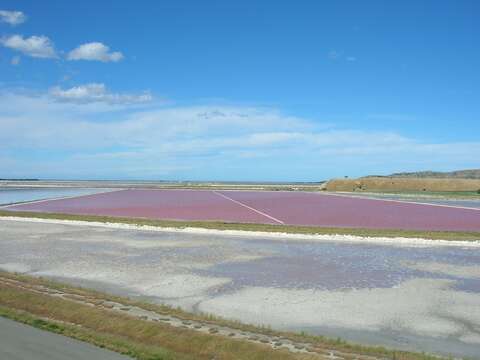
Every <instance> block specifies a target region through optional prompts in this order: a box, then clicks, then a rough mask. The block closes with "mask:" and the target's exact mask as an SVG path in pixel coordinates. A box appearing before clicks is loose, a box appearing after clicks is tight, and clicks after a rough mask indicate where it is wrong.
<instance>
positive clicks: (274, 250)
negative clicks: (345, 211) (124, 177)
mask: <svg viewBox="0 0 480 360" xmlns="http://www.w3.org/2000/svg"><path fill="white" fill-rule="evenodd" d="M397 240H398V241H396V242H395V241H393V240H391V239H375V238H373V239H372V238H371V239H361V238H358V237H339V236H337V237H335V236H303V237H302V236H287V235H282V234H276V235H271V234H261V233H260V234H258V233H257V234H249V233H242V232H221V231H206V230H204V231H197V230H191V229H190V230H184V231H178V230H173V229H170V230H168V229H167V230H165V229H163V230H161V231H159V229H154V228H148V227H145V228H134V227H131V226H130V227H126V226H122V225H115V224H106V225H105V224H102V225H101V224H93V225H92V224H85V223H82V222H61V221H43V220H38V219H37V220H34V221H33V220H26V219H23V220H20V219H15V218H11V219H7V218H3V219H2V220H0V268H1V269H4V270H9V271H17V272H23V273H28V274H31V275H38V276H39V275H42V276H50V277H52V278H56V279H61V280H64V281H69V282H71V283H73V284H79V285H86V286H89V287H93V288H97V289H100V290H107V291H109V292H112V293H117V294H121V295H129V296H132V297H141V298H144V299H145V298H146V299H149V300H150V301H155V302H161V303H168V304H171V305H174V306H181V307H183V308H184V309H186V310H191V311H203V312H209V313H214V314H216V315H221V316H224V317H227V318H232V319H238V320H241V321H243V322H247V323H255V324H258V325H266V324H268V325H271V326H272V327H274V328H277V329H289V330H297V331H301V330H304V331H307V332H311V333H316V334H326V335H330V336H333V337H337V336H339V337H342V338H345V339H348V340H351V341H356V342H362V343H368V344H379V345H386V346H390V347H395V348H402V349H411V350H417V351H428V352H435V353H438V354H443V355H452V356H465V357H471V358H478V354H480V247H479V244H478V243H463V242H454V243H450V244H449V243H448V242H432V241H428V240H423V239H413V240H410V239H397Z"/></svg>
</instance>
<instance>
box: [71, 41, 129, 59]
mask: <svg viewBox="0 0 480 360" xmlns="http://www.w3.org/2000/svg"><path fill="white" fill-rule="evenodd" d="M67 59H68V60H89V61H102V62H117V61H120V60H122V59H123V54H122V53H121V52H118V51H115V52H110V48H109V47H108V46H106V45H104V44H102V43H100V42H91V43H86V44H83V45H80V46H79V47H77V48H75V49H73V50H72V51H70V52H69V53H68V55H67Z"/></svg>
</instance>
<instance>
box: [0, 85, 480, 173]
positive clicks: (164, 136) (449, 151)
mask: <svg viewBox="0 0 480 360" xmlns="http://www.w3.org/2000/svg"><path fill="white" fill-rule="evenodd" d="M97 85H98V84H97ZM79 88H80V87H79ZM74 89H75V88H74ZM102 89H104V87H101V86H99V87H98V89H97V91H98V94H99V95H96V96H97V98H98V97H100V98H102V96H104V95H102V94H104V92H103V90H102ZM61 91H63V92H64V93H67V94H69V95H66V97H67V98H68V101H58V100H59V99H58V97H55V96H54V95H52V94H51V93H50V94H43V95H41V94H37V95H35V96H33V95H27V94H21V93H18V92H17V93H15V92H11V91H10V92H8V91H4V92H3V93H2V92H0V154H2V156H1V157H0V169H2V168H3V169H7V168H8V169H9V171H11V173H12V175H13V174H15V175H18V176H19V177H21V176H46V177H47V176H50V177H59V176H60V177H64V176H67V177H68V176H70V177H77V178H78V177H98V178H100V177H110V178H111V177H119V176H121V177H131V178H142V177H148V178H162V177H170V178H184V179H187V178H190V179H192V178H196V179H202V178H203V179H206V178H207V177H210V179H212V178H217V179H230V180H233V179H237V180H242V179H245V180H253V179H256V180H268V179H273V180H312V181H313V180H321V179H323V178H325V177H331V176H342V175H350V176H354V175H366V174H372V173H380V174H382V173H386V172H387V173H388V172H395V171H398V170H399V169H405V168H408V169H413V170H417V169H418V170H420V169H426V168H437V169H453V168H469V167H475V166H476V164H478V156H477V154H479V153H480V142H432V141H427V140H422V139H414V138H410V137H407V136H404V135H402V134H400V133H398V132H395V131H374V130H368V131H367V130H357V129H341V128H334V127H331V126H325V125H324V123H319V122H318V121H311V120H309V119H305V118H300V117H295V116H288V115H286V114H283V113H281V112H279V111H277V110H275V109H271V108H260V107H243V106H225V105H208V106H176V107H175V106H169V107H166V106H163V107H156V108H152V107H151V106H149V107H141V108H138V107H133V108H131V107H122V105H119V104H118V103H117V102H112V101H107V100H105V101H104V100H98V101H91V102H85V101H83V100H82V101H80V100H78V99H82V98H84V97H88V96H86V95H85V94H89V92H88V91H86V92H84V91H83V90H71V89H66V90H61ZM105 92H106V93H107V94H109V93H108V91H106V90H105ZM89 96H90V95H89ZM71 98H73V99H75V100H71ZM94 98H95V97H94ZM32 151H34V152H35V154H36V156H35V158H33V157H30V156H27V155H24V154H31V153H32ZM42 154H44V155H42ZM52 154H54V155H53V156H52ZM12 164H13V165H12ZM72 164H74V166H72ZM7 165H8V167H7ZM59 169H61V170H59ZM7 175H8V174H7Z"/></svg>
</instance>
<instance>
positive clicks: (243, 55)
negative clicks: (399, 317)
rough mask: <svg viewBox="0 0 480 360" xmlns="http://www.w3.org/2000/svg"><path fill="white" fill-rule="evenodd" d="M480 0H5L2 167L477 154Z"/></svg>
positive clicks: (394, 163) (61, 169)
mask: <svg viewBox="0 0 480 360" xmlns="http://www.w3.org/2000/svg"><path fill="white" fill-rule="evenodd" d="M479 11H480V3H479V2H478V1H402V2H385V1H299V2H293V1H202V2H199V1H157V2H151V1H143V2H142V1H137V2H131V3H129V2H126V1H125V2H118V1H101V2H98V1H82V2H58V1H41V2H40V1H23V0H15V1H8V0H3V1H2V2H1V5H0V178H1V177H38V178H63V179H72V178H88V179H180V180H182V179H193V180H271V181H280V180H283V181H316V180H322V179H325V178H330V177H340V176H344V175H348V176H361V175H368V174H388V173H390V172H396V171H415V170H425V169H433V170H453V169H461V168H476V167H477V168H478V167H480V165H479V160H478V159H479V158H480V156H479V155H480V139H479V134H480V121H479V114H480V101H479V100H480V99H479V95H478V94H479V93H480V92H479V90H480V89H479V87H480V85H479V84H480V71H478V65H479V64H480V47H479V45H478V39H479V38H480V26H478V14H479Z"/></svg>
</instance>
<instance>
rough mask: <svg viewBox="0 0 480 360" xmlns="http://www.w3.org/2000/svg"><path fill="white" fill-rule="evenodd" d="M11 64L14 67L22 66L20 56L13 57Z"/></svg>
mask: <svg viewBox="0 0 480 360" xmlns="http://www.w3.org/2000/svg"><path fill="white" fill-rule="evenodd" d="M10 64H12V65H14V66H17V65H20V56H14V57H12V59H11V60H10Z"/></svg>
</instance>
